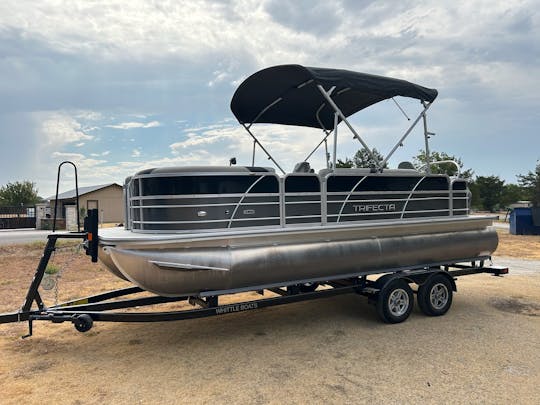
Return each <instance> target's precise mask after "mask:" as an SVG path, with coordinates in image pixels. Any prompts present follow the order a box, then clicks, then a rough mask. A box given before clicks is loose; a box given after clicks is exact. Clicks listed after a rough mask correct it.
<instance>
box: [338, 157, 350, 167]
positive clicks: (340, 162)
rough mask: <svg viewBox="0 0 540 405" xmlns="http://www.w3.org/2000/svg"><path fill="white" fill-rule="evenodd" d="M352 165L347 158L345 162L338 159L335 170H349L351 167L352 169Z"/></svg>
mask: <svg viewBox="0 0 540 405" xmlns="http://www.w3.org/2000/svg"><path fill="white" fill-rule="evenodd" d="M353 165H354V163H353V161H352V160H351V159H349V158H345V160H341V159H338V160H337V162H336V167H337V168H344V169H350V168H351V167H353Z"/></svg>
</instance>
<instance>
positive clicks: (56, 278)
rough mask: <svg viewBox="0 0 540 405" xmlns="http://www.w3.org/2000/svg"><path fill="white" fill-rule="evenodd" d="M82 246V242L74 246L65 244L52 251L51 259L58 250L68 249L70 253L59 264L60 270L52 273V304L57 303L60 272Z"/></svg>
mask: <svg viewBox="0 0 540 405" xmlns="http://www.w3.org/2000/svg"><path fill="white" fill-rule="evenodd" d="M82 247H83V244H82V243H79V244H77V245H76V246H66V247H62V248H56V249H55V251H54V252H53V253H52V257H51V259H52V260H54V257H55V255H56V252H58V251H60V252H65V251H69V252H71V253H72V254H71V255H69V256H68V257H67V258H66V259H65V260H64V262H63V264H62V265H60V270H59V271H58V273H56V274H55V275H54V280H53V282H54V286H52V288H54V305H55V306H56V305H58V291H59V284H60V278H62V273H63V272H64V270H65V269H66V267H67V265H68V263H69V262H70V261H71V259H72V257H73V256H75V255H77V254H79V253H80V251H81V249H82ZM49 277H50V276H49Z"/></svg>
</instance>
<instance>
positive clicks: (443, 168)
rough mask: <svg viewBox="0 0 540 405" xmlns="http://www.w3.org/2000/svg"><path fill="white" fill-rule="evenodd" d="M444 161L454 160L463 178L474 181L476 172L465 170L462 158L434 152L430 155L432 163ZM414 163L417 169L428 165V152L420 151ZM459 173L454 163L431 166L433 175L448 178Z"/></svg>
mask: <svg viewBox="0 0 540 405" xmlns="http://www.w3.org/2000/svg"><path fill="white" fill-rule="evenodd" d="M443 160H453V161H454V162H456V163H457V164H458V166H459V168H460V170H461V177H462V178H464V179H467V180H469V181H470V180H472V177H473V175H474V172H473V171H472V170H471V169H467V170H463V162H462V161H461V159H460V158H458V157H455V156H453V155H449V154H447V153H445V152H436V151H432V152H431V153H430V159H429V161H430V162H431V163H433V162H440V161H443ZM413 161H414V166H415V167H416V168H417V169H421V168H422V167H425V166H426V164H427V157H426V152H425V151H423V150H420V153H419V154H418V155H416V156H415V157H414V158H413ZM457 172H458V170H457V167H456V165H454V164H452V163H441V164H439V165H434V164H432V165H431V173H435V174H447V175H448V176H455V175H457Z"/></svg>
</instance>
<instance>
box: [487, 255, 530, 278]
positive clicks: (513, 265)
mask: <svg viewBox="0 0 540 405" xmlns="http://www.w3.org/2000/svg"><path fill="white" fill-rule="evenodd" d="M493 265H495V266H504V267H508V269H509V270H510V274H511V275H528V274H540V260H527V259H516V258H513V257H504V256H494V257H493Z"/></svg>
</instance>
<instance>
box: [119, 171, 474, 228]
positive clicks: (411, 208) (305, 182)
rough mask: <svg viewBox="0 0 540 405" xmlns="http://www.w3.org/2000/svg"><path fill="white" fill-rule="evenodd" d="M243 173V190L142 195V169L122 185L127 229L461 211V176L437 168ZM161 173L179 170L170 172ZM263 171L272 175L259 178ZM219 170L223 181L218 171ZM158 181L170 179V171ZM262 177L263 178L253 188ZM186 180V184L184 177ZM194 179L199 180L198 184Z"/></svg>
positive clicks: (465, 200) (465, 197) (464, 202)
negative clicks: (422, 171) (395, 172)
mask: <svg viewBox="0 0 540 405" xmlns="http://www.w3.org/2000/svg"><path fill="white" fill-rule="evenodd" d="M189 175H190V176H194V175H195V176H196V174H194V173H190V174H189ZM235 176H238V174H235ZM245 176H252V179H251V180H250V182H247V180H246V182H244V181H243V180H242V184H244V183H245V184H249V186H247V188H245V189H244V191H243V192H224V193H199V194H197V193H189V191H190V190H189V189H187V190H181V191H184V192H185V194H178V189H175V190H176V191H175V190H171V191H173V192H174V194H156V193H155V194H153V195H143V194H144V193H143V191H144V187H143V182H144V181H145V179H147V178H149V176H148V175H146V177H145V178H140V179H139V178H137V177H136V176H135V177H134V178H133V179H131V180H130V184H128V186H127V187H126V189H127V190H128V191H127V192H126V198H127V206H128V210H129V213H128V218H129V227H130V228H131V229H132V230H133V231H134V232H152V233H160V232H164V233H167V232H182V231H192V232H193V231H209V230H217V229H230V228H238V227H242V228H252V227H256V228H260V227H288V226H299V225H312V226H321V225H326V224H328V223H333V224H337V223H351V222H353V221H365V220H370V219H377V220H381V219H388V220H392V219H393V220H396V219H407V218H418V217H430V216H433V217H441V216H449V217H450V216H459V215H467V214H468V213H469V194H468V189H467V186H466V182H465V181H464V180H462V179H456V178H452V179H451V178H449V177H448V176H445V175H431V176H418V174H417V175H416V176H410V175H409V176H407V175H405V176H399V177H395V176H392V174H388V175H386V176H385V175H384V174H382V173H376V174H364V173H362V174H360V173H357V172H339V173H334V174H328V175H327V176H324V177H321V176H320V175H317V174H315V173H290V174H288V175H286V176H284V177H279V176H277V175H276V174H274V173H255V174H245ZM169 177H182V175H180V174H176V173H174V174H171V175H170V176H169ZM267 177H272V179H266V180H265V178H267ZM161 178H165V176H162V175H161ZM219 178H220V180H221V181H224V182H227V181H228V179H227V178H226V177H223V176H220V177H219ZM166 181H170V182H171V184H172V183H174V181H172V180H171V179H166ZM178 181H179V182H181V181H182V180H180V179H178ZM137 182H138V183H137ZM265 182H266V183H265ZM263 183H265V184H266V185H265V186H264V187H263V188H261V185H262V184H263ZM368 183H369V184H368ZM186 184H190V183H189V181H188V183H186ZM135 185H136V186H135ZM154 186H155V185H154ZM198 187H202V188H204V185H203V186H201V185H199V186H198ZM370 187H374V189H370ZM385 187H386V188H389V189H385ZM206 191H209V190H206ZM210 191H211V190H210ZM255 191H257V192H255ZM267 191H272V192H267ZM131 192H135V194H137V195H132V194H131ZM128 229H129V228H128Z"/></svg>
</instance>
